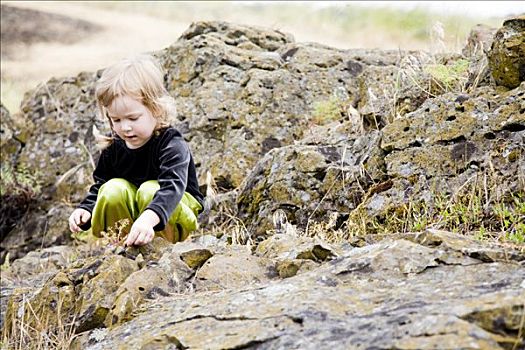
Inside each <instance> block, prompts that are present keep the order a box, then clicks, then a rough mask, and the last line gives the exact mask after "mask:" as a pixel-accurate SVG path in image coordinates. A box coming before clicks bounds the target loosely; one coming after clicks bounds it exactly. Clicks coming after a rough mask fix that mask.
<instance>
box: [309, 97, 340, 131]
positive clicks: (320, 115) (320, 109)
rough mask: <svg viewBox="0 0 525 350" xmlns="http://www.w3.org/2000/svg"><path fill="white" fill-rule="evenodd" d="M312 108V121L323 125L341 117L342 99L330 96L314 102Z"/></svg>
mask: <svg viewBox="0 0 525 350" xmlns="http://www.w3.org/2000/svg"><path fill="white" fill-rule="evenodd" d="M313 108H314V110H313V113H312V120H313V122H314V123H316V124H318V125H323V124H327V123H330V122H332V121H335V120H339V119H341V116H342V112H343V101H341V100H340V99H339V98H337V97H335V96H332V97H330V99H328V100H325V101H319V102H315V103H314V105H313Z"/></svg>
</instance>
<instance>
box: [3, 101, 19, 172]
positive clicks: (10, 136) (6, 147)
mask: <svg viewBox="0 0 525 350" xmlns="http://www.w3.org/2000/svg"><path fill="white" fill-rule="evenodd" d="M0 118H2V125H1V127H0V150H1V156H2V167H5V166H7V165H8V164H9V163H11V162H13V160H14V157H15V155H16V154H18V152H19V151H20V149H21V147H22V145H21V143H20V141H18V140H16V139H15V137H14V136H15V133H16V129H15V126H14V123H13V120H12V119H11V114H10V113H9V111H8V110H7V109H6V108H5V107H4V105H3V104H2V103H0Z"/></svg>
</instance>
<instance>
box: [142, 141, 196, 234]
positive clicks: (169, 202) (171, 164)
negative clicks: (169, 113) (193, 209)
mask: <svg viewBox="0 0 525 350" xmlns="http://www.w3.org/2000/svg"><path fill="white" fill-rule="evenodd" d="M159 160H160V173H159V177H158V182H159V185H160V188H159V190H158V191H157V192H156V193H155V196H154V197H153V200H152V201H151V203H150V204H149V205H148V206H147V207H146V209H150V210H153V211H154V212H155V214H157V215H158V216H159V219H160V222H159V223H158V224H157V225H156V226H155V227H153V229H154V230H155V231H162V230H163V229H164V227H165V226H166V223H167V222H168V219H169V217H170V216H171V214H172V213H173V211H174V210H175V208H176V207H177V205H178V204H179V202H180V200H181V199H182V196H183V195H184V191H185V190H186V184H187V181H188V166H189V164H190V150H189V148H188V145H187V144H186V142H185V141H184V139H182V138H180V137H174V138H172V139H171V140H170V141H169V142H168V143H167V144H166V145H165V146H163V147H162V148H161V150H160V154H159Z"/></svg>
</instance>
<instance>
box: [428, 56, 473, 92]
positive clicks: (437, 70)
mask: <svg viewBox="0 0 525 350" xmlns="http://www.w3.org/2000/svg"><path fill="white" fill-rule="evenodd" d="M469 66H470V62H469V61H468V60H465V59H459V60H457V61H454V62H453V63H452V64H449V65H446V64H439V63H436V64H428V65H426V66H425V67H424V72H425V73H428V74H430V77H431V79H432V83H434V84H436V85H437V87H438V89H439V90H441V91H442V92H450V91H456V92H462V91H463V90H464V86H465V83H466V82H467V79H468V72H469Z"/></svg>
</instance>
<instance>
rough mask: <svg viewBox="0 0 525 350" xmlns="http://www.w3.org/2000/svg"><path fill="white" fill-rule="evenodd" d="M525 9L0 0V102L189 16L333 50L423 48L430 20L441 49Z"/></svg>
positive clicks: (175, 34)
mask: <svg viewBox="0 0 525 350" xmlns="http://www.w3.org/2000/svg"><path fill="white" fill-rule="evenodd" d="M523 13H525V2H523V1H476V2H473V1H454V2H452V1H439V2H438V1H372V2H371V1H323V2H321V1H295V2H287V1H275V2H264V1H209V2H207V1H199V2H184V1H177V2H169V1H148V2H141V1H130V2H128V1H115V2H108V1H104V2H97V1H89V2H82V1H80V2H73V1H48V2H39V1H35V2H31V1H23V2H22V1H20V2H18V1H1V48H2V49H1V101H2V103H3V104H4V105H5V106H6V107H7V108H8V109H9V111H10V112H11V113H16V112H17V111H18V110H19V107H20V102H21V101H22V98H23V94H24V92H26V91H28V90H30V89H33V88H34V87H36V86H37V85H38V84H40V83H43V82H46V81H47V80H49V79H50V78H52V77H63V76H73V75H77V74H78V73H80V72H82V71H95V70H97V69H100V68H103V67H105V66H107V65H109V64H111V63H113V62H115V61H116V60H118V59H121V58H123V57H126V56H129V55H133V54H136V53H140V52H148V51H156V50H160V49H163V48H165V47H167V46H169V45H170V44H172V43H173V42H175V41H176V40H177V39H178V38H179V36H180V35H181V34H182V33H183V32H184V31H185V30H186V29H187V28H188V27H189V26H190V24H191V23H192V22H194V21H203V20H222V21H229V22H234V23H238V24H248V25H256V26H264V27H268V28H272V29H276V30H280V31H283V32H287V33H290V34H292V35H293V36H294V38H295V40H296V41H297V42H317V43H321V44H325V45H328V46H331V47H336V48H340V49H351V48H378V49H396V50H427V51H428V50H430V48H431V47H432V45H433V43H432V36H431V31H432V28H433V27H434V29H435V28H436V25H437V27H438V28H442V29H443V31H442V34H443V36H442V39H443V43H444V49H445V50H447V51H450V52H461V49H462V47H463V46H464V43H465V40H466V38H467V36H468V33H469V32H470V30H471V29H472V27H474V26H475V25H476V24H486V25H489V26H492V27H495V28H498V27H500V26H501V24H502V22H503V20H504V19H505V18H508V17H509V16H513V15H518V14H523Z"/></svg>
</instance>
